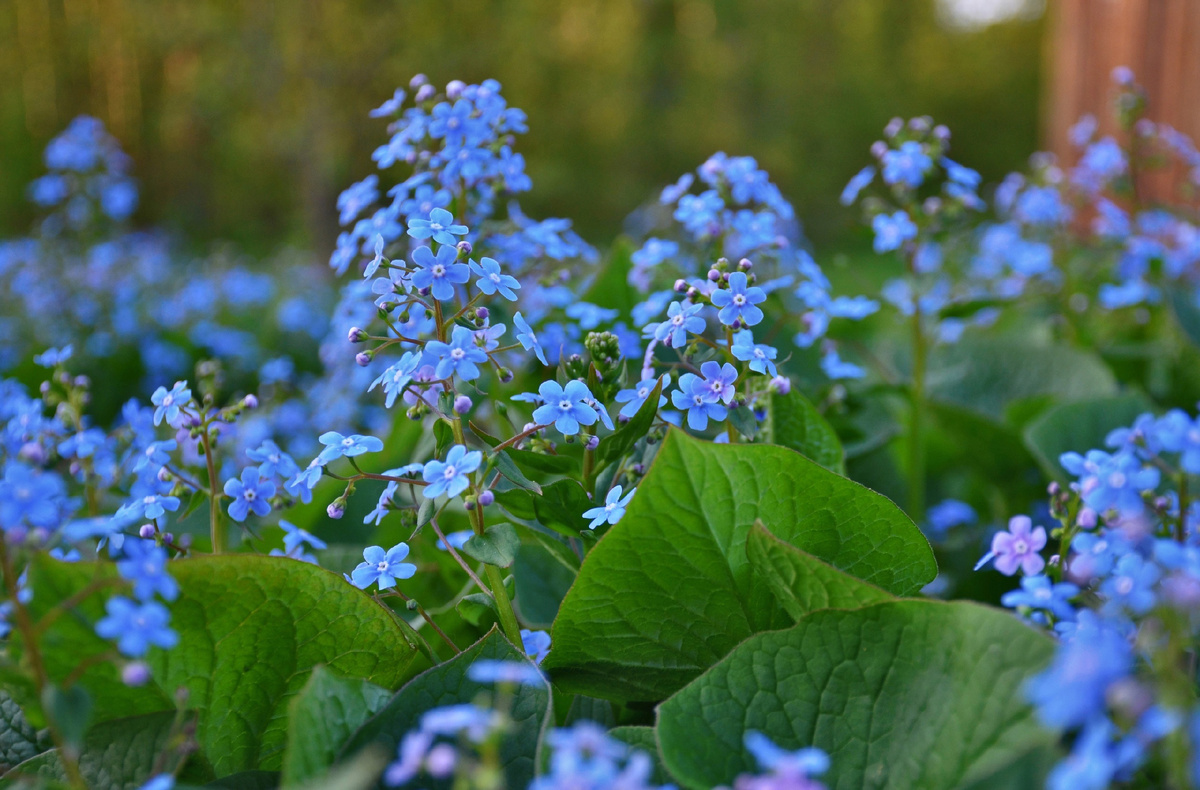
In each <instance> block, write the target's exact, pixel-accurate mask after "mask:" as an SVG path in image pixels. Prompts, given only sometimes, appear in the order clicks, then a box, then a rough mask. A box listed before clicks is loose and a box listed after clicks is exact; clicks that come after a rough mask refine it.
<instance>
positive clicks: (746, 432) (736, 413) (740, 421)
mask: <svg viewBox="0 0 1200 790" xmlns="http://www.w3.org/2000/svg"><path fill="white" fill-rule="evenodd" d="M729 421H730V422H731V423H733V427H734V428H735V429H736V430H737V432H738V433H740V434H741V435H742V436H745V437H746V438H748V439H753V438H754V435H755V434H757V433H758V420H757V419H755V417H754V412H753V410H751V409H748V408H746V407H745V406H736V405H735V406H730V408H729Z"/></svg>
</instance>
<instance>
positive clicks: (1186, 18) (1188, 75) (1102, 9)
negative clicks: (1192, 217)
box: [1042, 0, 1200, 201]
mask: <svg viewBox="0 0 1200 790" xmlns="http://www.w3.org/2000/svg"><path fill="white" fill-rule="evenodd" d="M1046 62H1047V64H1048V67H1049V71H1050V73H1049V79H1048V89H1047V90H1046V91H1045V92H1044V94H1043V99H1044V105H1043V107H1042V119H1043V130H1042V136H1043V147H1044V148H1045V149H1046V150H1049V151H1053V152H1054V153H1055V154H1056V155H1057V156H1058V159H1059V161H1060V162H1061V163H1063V164H1064V165H1070V164H1073V163H1074V162H1075V161H1076V160H1077V159H1078V152H1077V151H1076V150H1075V148H1074V147H1073V146H1072V145H1071V144H1070V142H1069V140H1068V139H1067V135H1068V131H1069V130H1070V128H1071V126H1072V124H1074V123H1075V122H1076V121H1077V120H1078V119H1079V118H1080V117H1081V116H1082V115H1084V114H1087V113H1091V114H1092V115H1094V116H1095V117H1096V120H1097V121H1099V123H1100V131H1101V133H1103V134H1116V133H1117V132H1118V130H1117V126H1116V123H1115V121H1114V117H1113V110H1112V99H1113V93H1114V91H1113V83H1112V76H1111V75H1112V70H1113V69H1114V68H1116V67H1117V66H1128V67H1129V68H1131V69H1133V73H1134V76H1135V77H1136V79H1137V81H1138V83H1139V84H1141V85H1142V86H1143V87H1144V88H1145V90H1146V94H1147V96H1148V98H1149V113H1148V115H1149V118H1150V119H1151V120H1153V121H1156V122H1159V123H1167V124H1170V125H1171V126H1173V127H1175V128H1176V129H1178V130H1179V131H1181V132H1183V133H1184V134H1186V135H1188V136H1190V137H1191V138H1192V139H1193V140H1195V141H1200V0H1051V3H1050V25H1049V37H1048V52H1047V57H1046ZM1182 175H1183V174H1182V171H1181V169H1180V168H1178V167H1176V168H1173V169H1171V170H1161V171H1157V172H1153V173H1150V174H1148V175H1147V177H1146V179H1145V181H1144V183H1141V182H1140V183H1139V188H1140V189H1142V190H1144V191H1143V194H1144V195H1145V196H1146V197H1147V198H1149V199H1150V200H1152V201H1153V200H1170V199H1172V198H1173V197H1175V196H1176V195H1177V194H1178V193H1177V192H1176V191H1175V190H1176V187H1177V184H1178V179H1180V178H1181V177H1182Z"/></svg>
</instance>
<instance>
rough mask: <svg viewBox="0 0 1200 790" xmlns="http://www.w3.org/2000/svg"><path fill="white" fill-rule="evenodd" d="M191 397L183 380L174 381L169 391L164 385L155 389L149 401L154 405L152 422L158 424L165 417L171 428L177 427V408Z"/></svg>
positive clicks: (186, 402) (190, 392)
mask: <svg viewBox="0 0 1200 790" xmlns="http://www.w3.org/2000/svg"><path fill="white" fill-rule="evenodd" d="M191 399H192V391H191V390H190V389H188V387H187V382H185V381H177V382H175V386H174V387H172V388H171V390H170V391H169V392H168V391H167V388H166V387H159V388H158V389H156V390H155V391H154V394H153V395H151V396H150V402H151V403H153V404H154V406H155V408H154V424H155V425H160V424H161V423H162V421H163V420H164V419H165V420H166V421H167V424H168V425H170V426H171V427H172V428H178V427H179V409H180V407H182V406H186V405H187V404H188V402H189V401H190V400H191Z"/></svg>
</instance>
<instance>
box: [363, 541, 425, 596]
mask: <svg viewBox="0 0 1200 790" xmlns="http://www.w3.org/2000/svg"><path fill="white" fill-rule="evenodd" d="M407 556H408V544H407V543H398V544H396V545H395V546H392V548H390V549H388V550H387V551H386V552H384V550H383V547H382V546H368V547H367V548H366V549H364V550H363V562H360V563H359V564H358V567H356V568H355V569H354V570H353V571H351V573H350V579H351V581H352V582H353V583H354V586H355V587H357V588H359V589H360V590H365V589H367V588H368V587H370V586H371V585H372V584H378V585H379V589H381V590H386V589H388V588H389V587H395V586H396V580H397V579H411V578H412V577H413V575H414V574H416V572H417V566H416V565H413V564H412V563H411V562H405V561H404V559H405V558H406V557H407Z"/></svg>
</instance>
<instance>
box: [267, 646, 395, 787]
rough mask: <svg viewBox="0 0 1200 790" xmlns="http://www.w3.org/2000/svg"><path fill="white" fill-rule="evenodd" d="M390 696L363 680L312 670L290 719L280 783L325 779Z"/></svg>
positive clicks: (321, 668) (318, 668) (289, 783)
mask: <svg viewBox="0 0 1200 790" xmlns="http://www.w3.org/2000/svg"><path fill="white" fill-rule="evenodd" d="M390 696H391V695H390V694H389V693H388V691H387V689H384V688H380V687H379V686H376V685H375V684H374V683H368V682H367V681H365V680H358V679H349V678H340V677H338V676H337V675H335V674H333V673H332V672H330V671H329V670H328V669H326V668H325V667H320V666H318V667H314V668H313V671H312V675H310V676H309V678H308V683H307V684H305V686H304V688H303V690H301V692H300V693H299V694H298V695H297V696H296V698H295V699H293V700H292V705H291V710H290V711H289V713H288V742H287V748H286V750H285V751H284V756H283V783H284V784H285V785H294V784H301V783H303V782H306V781H310V780H312V779H316V778H317V777H320V776H323V775H324V774H325V772H326V771H328V770H329V767H330V766H331V765H333V763H334V759H335V758H336V757H337V754H338V751H339V750H340V749H341V748H342V744H344V743H345V742H346V739H348V738H349V737H350V736H351V735H353V734H354V732H355V731H356V730H357V729H358V728H359V727H361V726H362V724H363V722H365V721H366V720H367V719H369V718H370V717H371V716H372V715H374V714H375V713H377V712H378V711H379V709H380V708H382V707H383V706H384V703H386V702H387V700H388V697H390Z"/></svg>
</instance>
